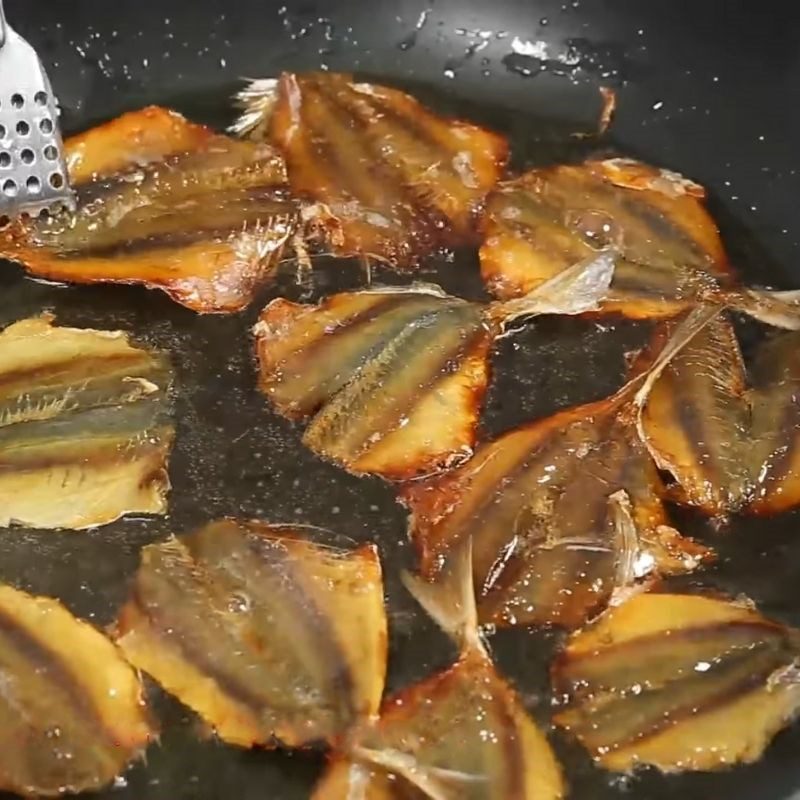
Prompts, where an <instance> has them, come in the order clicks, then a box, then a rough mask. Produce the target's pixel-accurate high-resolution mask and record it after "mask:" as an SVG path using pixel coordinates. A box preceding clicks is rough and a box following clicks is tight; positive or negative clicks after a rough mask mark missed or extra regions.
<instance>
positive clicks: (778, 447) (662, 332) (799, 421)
mask: <svg viewBox="0 0 800 800" xmlns="http://www.w3.org/2000/svg"><path fill="white" fill-rule="evenodd" d="M669 335H670V326H669V324H668V323H664V324H663V325H662V326H661V327H660V328H659V329H657V330H656V332H655V333H654V335H653V340H652V342H651V345H650V348H649V350H648V351H646V352H645V353H643V354H642V356H641V358H640V363H639V368H641V367H642V366H644V364H645V363H646V362H647V361H648V360H649V359H651V358H652V353H653V352H654V351H658V349H659V348H660V346H661V344H662V342H663V341H664V339H665V338H667V337H668V336H669ZM750 378H751V383H750V385H749V386H748V376H747V372H746V369H745V364H744V361H743V359H742V354H741V351H740V348H739V343H738V341H737V338H736V333H735V331H734V329H733V325H732V324H731V322H730V320H729V319H727V318H726V317H724V316H720V317H718V318H717V319H716V320H714V321H713V322H712V323H711V324H709V325H708V326H706V328H705V329H704V330H703V331H701V332H700V333H699V334H698V335H697V336H696V337H695V338H694V339H693V340H692V341H691V342H689V343H688V344H687V345H686V347H685V348H684V349H683V350H682V351H681V352H680V353H678V354H677V355H676V356H675V358H674V359H672V361H670V363H669V364H668V365H666V367H665V368H664V370H663V373H662V374H661V375H660V377H659V379H658V380H657V381H656V382H655V383H654V385H653V388H652V390H651V391H650V394H649V396H648V398H647V402H646V403H645V404H644V405H643V406H642V409H641V415H640V419H639V428H640V432H641V436H642V439H643V441H644V442H645V443H646V445H647V447H648V449H649V450H650V452H651V454H652V455H653V457H654V459H655V461H656V464H657V465H658V467H659V468H660V469H661V470H663V471H664V472H666V473H668V474H669V475H670V476H671V478H672V480H673V483H674V485H673V486H672V487H671V496H672V499H673V500H675V501H677V502H679V503H682V504H685V505H690V506H695V507H697V508H699V509H700V510H702V511H703V512H704V513H706V514H708V515H709V516H713V517H725V516H728V515H730V514H732V513H737V512H750V513H777V512H780V511H784V510H787V509H789V508H792V507H793V506H795V505H797V504H798V503H800V477H798V476H800V454H798V446H797V445H798V443H800V405H798V402H797V398H798V394H799V393H800V334H798V333H797V332H786V333H779V334H777V335H775V336H773V337H772V338H769V339H767V340H766V341H765V342H764V343H763V344H762V345H761V346H760V347H759V348H758V350H757V351H756V353H755V356H754V359H753V363H752V369H751V370H750Z"/></svg>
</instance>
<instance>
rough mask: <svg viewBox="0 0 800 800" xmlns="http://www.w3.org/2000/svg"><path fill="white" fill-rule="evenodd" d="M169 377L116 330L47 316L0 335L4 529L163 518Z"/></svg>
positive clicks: (159, 358) (162, 362) (157, 359)
mask: <svg viewBox="0 0 800 800" xmlns="http://www.w3.org/2000/svg"><path fill="white" fill-rule="evenodd" d="M171 384H172V373H171V369H170V365H169V361H168V359H167V358H166V356H164V355H163V354H161V353H157V352H152V351H148V350H144V349H141V348H138V347H135V346H133V345H132V344H130V342H129V341H128V338H127V336H126V335H125V334H124V333H122V332H121V331H96V330H91V329H78V328H66V327H58V326H54V325H53V324H52V318H51V317H47V316H43V317H34V318H31V319H26V320H22V321H20V322H17V323H14V324H13V325H10V326H9V327H8V328H6V329H5V330H4V331H3V332H2V333H1V334H0V525H4V526H8V525H11V524H19V525H25V526H28V527H33V528H70V529H76V530H81V529H85V528H90V527H95V526H98V525H104V524H106V523H109V522H113V521H114V520H115V519H118V518H119V517H121V516H123V515H124V514H126V513H131V512H139V513H153V514H162V513H164V512H165V510H166V495H167V492H168V490H169V478H168V476H167V469H166V464H167V460H168V457H169V452H170V449H171V445H172V441H173V438H174V428H173V425H172V422H171V402H170V398H169V392H170V388H171Z"/></svg>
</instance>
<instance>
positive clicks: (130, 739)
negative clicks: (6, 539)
mask: <svg viewBox="0 0 800 800" xmlns="http://www.w3.org/2000/svg"><path fill="white" fill-rule="evenodd" d="M0 673H2V676H3V691H2V692H0V789H3V790H8V791H12V792H15V793H17V794H21V795H24V796H28V797H33V796H35V797H56V796H60V795H63V794H65V793H77V792H83V791H86V790H96V789H101V788H102V787H104V786H107V785H108V784H110V783H111V782H112V781H113V780H114V778H115V777H116V776H118V775H119V774H120V773H121V772H122V771H123V770H124V769H125V767H126V766H127V765H128V764H129V763H130V762H132V761H134V760H135V759H137V758H139V757H141V756H142V754H143V753H144V751H145V750H146V748H147V746H148V744H149V743H150V742H151V741H153V740H154V739H155V738H156V737H157V734H156V731H155V729H154V727H153V724H152V721H151V719H150V716H149V714H148V711H147V709H146V707H145V703H144V699H143V691H142V685H141V682H140V681H139V678H138V676H137V674H136V672H135V671H134V670H133V669H132V668H131V667H130V666H129V665H128V664H127V663H126V662H125V660H124V659H123V657H122V655H121V654H120V652H119V651H118V650H117V648H115V647H114V645H113V644H112V643H111V642H110V641H109V640H108V639H107V638H106V637H105V636H103V635H102V634H101V633H100V632H99V631H98V630H96V629H95V628H93V627H92V626H91V625H89V624H88V623H86V622H83V621H81V620H79V619H76V618H75V617H74V616H72V614H71V613H70V612H69V611H67V609H66V608H64V606H62V605H61V603H59V602H58V601H57V600H53V599H51V598H49V597H35V596H32V595H29V594H27V593H25V592H22V591H20V590H18V589H14V588H12V587H11V586H4V585H0Z"/></svg>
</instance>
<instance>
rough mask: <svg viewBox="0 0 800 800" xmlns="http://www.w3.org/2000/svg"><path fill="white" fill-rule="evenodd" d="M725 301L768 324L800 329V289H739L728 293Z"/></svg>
mask: <svg viewBox="0 0 800 800" xmlns="http://www.w3.org/2000/svg"><path fill="white" fill-rule="evenodd" d="M725 302H726V305H728V306H729V307H730V308H733V309H735V310H736V311H741V312H742V313H744V314H747V315H748V316H749V317H752V318H753V319H756V320H758V321H759V322H763V323H764V324H766V325H772V326H773V327H776V328H785V329H787V330H790V331H796V330H800V290H792V291H788V292H776V291H772V290H769V289H749V288H746V289H739V290H736V291H731V292H729V293H727V294H726V296H725Z"/></svg>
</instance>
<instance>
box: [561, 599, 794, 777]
mask: <svg viewBox="0 0 800 800" xmlns="http://www.w3.org/2000/svg"><path fill="white" fill-rule="evenodd" d="M798 658H800V635H798V632H797V631H795V630H792V629H789V628H786V627H784V626H782V625H780V624H778V623H775V622H771V621H769V620H767V619H765V618H764V617H762V616H761V615H760V614H759V613H757V612H756V611H754V610H753V609H752V608H751V607H749V606H746V605H743V604H742V603H733V602H727V601H724V600H718V599H710V598H705V597H700V596H696V595H677V594H644V595H639V596H637V597H634V598H633V599H631V600H629V601H628V602H627V603H624V604H623V605H621V606H619V607H618V608H613V609H610V610H609V611H607V612H606V613H605V614H603V615H602V616H601V617H600V618H599V619H598V620H596V621H595V622H594V623H593V624H591V625H590V626H588V627H587V628H586V629H585V630H583V631H580V632H578V633H576V634H574V635H573V636H572V637H571V638H570V639H569V640H568V642H567V646H566V648H565V650H564V652H563V653H562V654H561V655H560V657H559V658H558V659H557V660H556V662H555V664H554V665H553V669H552V675H553V688H554V692H555V694H556V696H557V697H559V698H562V704H563V705H564V708H563V709H562V710H561V711H559V712H558V713H557V714H556V717H555V721H556V724H557V725H559V726H560V727H562V728H564V729H565V730H567V731H569V732H570V733H571V734H572V735H573V736H575V737H576V738H577V739H578V740H579V741H580V742H581V744H583V746H584V747H585V748H586V749H587V750H588V751H589V752H590V754H591V755H592V757H593V758H594V760H595V761H596V762H597V763H598V764H600V765H601V766H603V767H605V768H606V769H609V770H614V771H617V772H628V771H631V770H633V769H634V768H636V767H637V766H640V765H641V766H644V765H648V764H649V765H653V766H655V767H658V768H659V769H661V770H663V771H665V772H684V771H689V770H713V769H722V768H725V767H730V766H732V765H734V764H737V763H742V762H745V763H748V762H752V761H756V760H757V759H758V758H760V756H761V754H762V753H763V752H764V749H765V748H766V747H767V745H768V744H769V742H770V740H771V739H772V737H773V736H774V735H775V734H776V733H777V732H778V731H779V730H780V729H781V728H782V727H783V726H784V725H786V724H788V723H789V722H790V721H791V720H792V719H793V718H794V717H795V716H796V715H797V713H798V711H800V674H798V669H797V665H798V663H799V662H798Z"/></svg>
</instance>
